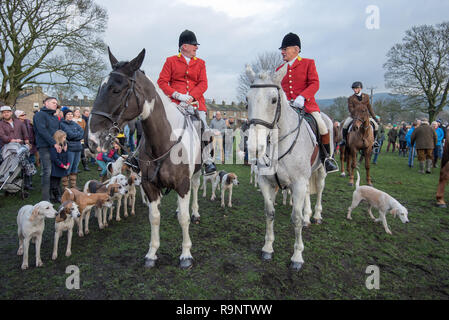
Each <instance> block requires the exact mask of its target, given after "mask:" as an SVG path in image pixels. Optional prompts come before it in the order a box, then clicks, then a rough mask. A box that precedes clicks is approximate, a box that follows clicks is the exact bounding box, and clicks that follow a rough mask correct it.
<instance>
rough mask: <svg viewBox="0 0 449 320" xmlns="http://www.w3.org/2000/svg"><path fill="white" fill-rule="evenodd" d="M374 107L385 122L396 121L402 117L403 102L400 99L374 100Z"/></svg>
mask: <svg viewBox="0 0 449 320" xmlns="http://www.w3.org/2000/svg"><path fill="white" fill-rule="evenodd" d="M373 109H374V110H375V113H376V114H377V115H378V116H379V117H380V118H381V119H382V121H383V122H384V123H388V122H389V123H394V122H396V121H398V120H405V119H401V112H402V111H403V110H402V107H401V102H400V101H399V100H398V99H395V98H392V99H377V100H376V101H375V102H374V106H373Z"/></svg>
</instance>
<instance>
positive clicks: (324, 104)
mask: <svg viewBox="0 0 449 320" xmlns="http://www.w3.org/2000/svg"><path fill="white" fill-rule="evenodd" d="M394 98H399V99H403V98H405V97H404V96H400V95H393V94H391V93H388V92H379V93H375V94H374V102H376V100H383V99H394ZM316 102H317V103H318V105H319V106H320V108H323V109H326V108H328V107H330V106H331V105H332V104H333V103H334V99H317V101H316Z"/></svg>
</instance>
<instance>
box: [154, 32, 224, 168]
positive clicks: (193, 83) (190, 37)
mask: <svg viewBox="0 0 449 320" xmlns="http://www.w3.org/2000/svg"><path fill="white" fill-rule="evenodd" d="M198 46H199V43H198V42H197V40H196V36H195V34H194V33H193V32H192V31H190V30H184V31H183V32H182V33H181V35H180V36H179V42H178V48H179V53H178V54H177V55H175V56H172V57H169V58H167V60H166V61H165V64H164V66H163V68H162V71H161V73H160V74H159V79H158V80H157V84H158V85H159V87H160V88H161V89H162V91H163V92H164V93H165V94H166V95H167V96H168V97H170V98H171V100H172V101H173V102H175V103H176V104H181V105H182V106H184V107H187V106H189V105H192V104H193V103H197V104H198V112H199V115H200V118H201V121H202V122H203V125H204V127H205V128H206V129H208V126H207V122H206V112H207V109H206V101H205V99H204V92H206V90H207V75H206V63H205V61H204V60H202V59H200V58H197V57H196V51H197V50H198ZM211 145H212V144H209V146H210V147H211ZM204 154H205V153H204V152H203V155H204ZM203 163H204V164H205V166H206V168H205V174H206V175H209V174H213V173H214V172H215V171H216V170H217V168H216V167H215V164H214V163H213V161H212V158H211V157H208V159H203Z"/></svg>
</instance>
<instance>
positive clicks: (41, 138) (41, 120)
mask: <svg viewBox="0 0 449 320" xmlns="http://www.w3.org/2000/svg"><path fill="white" fill-rule="evenodd" d="M55 112H56V111H55V110H50V109H47V108H46V107H43V108H42V109H41V110H40V111H39V112H38V113H36V114H35V115H34V117H33V128H34V136H35V138H36V146H37V148H38V149H39V148H49V147H52V146H54V145H55V144H56V141H55V139H53V135H54V134H55V132H56V130H59V129H60V123H59V120H58V118H57V117H55V116H54V114H55Z"/></svg>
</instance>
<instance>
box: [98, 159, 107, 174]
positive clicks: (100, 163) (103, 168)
mask: <svg viewBox="0 0 449 320" xmlns="http://www.w3.org/2000/svg"><path fill="white" fill-rule="evenodd" d="M97 164H98V165H99V166H100V168H101V169H102V170H101V173H100V177H104V176H105V175H106V173H108V167H107V163H106V162H104V161H101V160H97Z"/></svg>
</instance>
